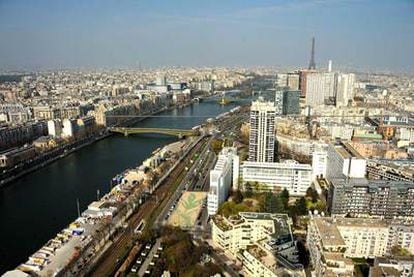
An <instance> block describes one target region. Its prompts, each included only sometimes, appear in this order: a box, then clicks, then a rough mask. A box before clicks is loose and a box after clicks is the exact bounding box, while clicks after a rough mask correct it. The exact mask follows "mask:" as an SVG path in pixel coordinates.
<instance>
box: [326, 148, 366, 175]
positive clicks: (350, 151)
mask: <svg viewBox="0 0 414 277" xmlns="http://www.w3.org/2000/svg"><path fill="white" fill-rule="evenodd" d="M366 167H367V161H366V160H365V159H364V157H362V156H361V155H360V154H359V153H358V152H357V151H356V150H355V149H354V148H353V147H352V146H351V145H350V144H349V143H342V144H340V145H331V146H330V147H329V148H328V171H327V177H328V179H330V178H341V177H344V176H345V177H350V178H364V177H365V174H366Z"/></svg>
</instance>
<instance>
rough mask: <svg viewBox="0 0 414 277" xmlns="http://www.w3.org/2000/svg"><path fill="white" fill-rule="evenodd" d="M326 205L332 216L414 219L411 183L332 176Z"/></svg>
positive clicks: (413, 194) (413, 187)
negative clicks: (333, 177) (335, 177)
mask: <svg viewBox="0 0 414 277" xmlns="http://www.w3.org/2000/svg"><path fill="white" fill-rule="evenodd" d="M328 209H329V211H330V212H331V214H332V215H334V216H346V215H349V216H352V217H378V218H390V219H391V218H405V219H410V220H412V219H414V183H412V182H402V181H387V180H367V179H365V178H358V179H355V178H350V179H332V180H330V189H329V195H328Z"/></svg>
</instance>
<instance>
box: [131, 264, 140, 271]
mask: <svg viewBox="0 0 414 277" xmlns="http://www.w3.org/2000/svg"><path fill="white" fill-rule="evenodd" d="M137 271H138V266H137V265H133V266H132V268H131V272H134V273H135V272H137Z"/></svg>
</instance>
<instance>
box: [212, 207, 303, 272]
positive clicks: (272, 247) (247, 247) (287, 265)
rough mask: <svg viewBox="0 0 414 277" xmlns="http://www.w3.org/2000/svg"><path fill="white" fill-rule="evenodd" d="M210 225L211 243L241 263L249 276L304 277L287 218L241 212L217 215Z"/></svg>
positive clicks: (277, 215) (282, 215)
mask: <svg viewBox="0 0 414 277" xmlns="http://www.w3.org/2000/svg"><path fill="white" fill-rule="evenodd" d="M211 224H212V240H213V241H214V242H215V243H217V244H218V245H219V246H220V247H221V248H223V249H225V250H228V251H230V253H231V254H232V255H234V256H235V257H237V258H238V259H239V260H240V261H242V264H243V269H244V271H245V272H246V274H247V275H248V276H283V275H280V274H281V273H283V272H290V273H292V275H289V276H304V275H303V274H304V272H303V267H302V266H301V265H300V264H298V255H297V254H298V253H297V249H296V243H295V241H294V239H293V236H292V231H291V228H290V225H291V224H292V222H291V219H290V218H289V217H288V216H287V215H285V214H270V213H244V212H241V213H239V214H238V215H235V216H230V217H229V218H226V217H223V216H220V215H216V216H214V217H213V219H212V223H211ZM281 265H282V266H281Z"/></svg>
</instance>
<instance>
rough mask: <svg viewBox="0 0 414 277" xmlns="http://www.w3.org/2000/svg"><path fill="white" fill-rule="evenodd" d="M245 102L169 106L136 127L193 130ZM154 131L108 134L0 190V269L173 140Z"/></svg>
mask: <svg viewBox="0 0 414 277" xmlns="http://www.w3.org/2000/svg"><path fill="white" fill-rule="evenodd" d="M242 103H243V101H239V102H238V103H232V104H229V105H227V106H220V105H218V103H217V101H203V102H201V103H200V104H193V105H190V106H187V107H185V108H182V109H173V110H170V111H165V112H162V113H161V114H160V117H150V118H147V119H146V120H143V121H141V122H139V123H138V124H137V125H136V127H140V128H174V129H191V128H192V127H193V126H196V125H200V124H201V123H202V121H204V119H207V118H215V117H216V116H217V115H218V114H221V113H225V112H228V111H230V110H231V109H232V108H235V107H236V106H237V105H240V104H242ZM176 140H177V138H176V137H171V136H163V135H156V134H143V135H139V136H128V137H124V136H122V135H111V136H109V137H107V138H105V139H102V140H100V141H98V142H96V143H92V144H90V145H89V146H88V147H83V148H82V149H80V150H79V151H76V152H73V153H72V154H71V155H67V156H66V157H65V158H64V159H58V160H56V161H55V162H53V163H50V164H49V165H47V166H44V167H42V168H39V169H38V170H35V171H34V172H32V173H30V174H27V175H25V176H22V177H21V178H19V179H17V180H15V181H13V182H12V183H11V184H10V185H8V186H5V187H4V188H2V189H1V190H0V229H1V230H2V236H1V237H0V244H1V245H2V247H1V248H0V260H1V261H2V263H1V264H0V273H2V272H4V271H5V270H8V269H11V268H15V267H16V266H17V265H18V264H20V263H22V262H24V261H25V259H26V258H27V257H28V256H29V255H31V254H32V253H34V252H35V251H36V250H37V249H39V248H40V247H41V246H42V245H43V244H44V243H45V242H46V241H47V240H48V239H50V238H51V237H53V236H54V235H55V234H56V233H57V232H59V231H60V230H62V228H63V227H64V226H66V225H67V224H68V222H71V221H73V220H74V219H76V217H77V206H76V199H79V202H80V208H81V210H84V209H85V208H86V207H87V206H88V204H89V203H90V202H92V201H94V200H96V196H97V190H99V192H100V194H101V195H103V194H105V193H106V192H108V191H110V189H111V185H110V184H109V181H108V180H110V179H111V178H112V177H113V176H115V175H116V174H118V173H119V172H123V171H124V170H125V169H126V168H132V167H136V166H137V165H139V164H141V163H142V162H143V161H144V160H145V159H147V158H148V157H149V156H150V155H151V153H152V152H153V151H154V150H155V149H157V148H160V147H161V148H162V147H163V146H164V145H166V144H169V143H171V142H174V141H176Z"/></svg>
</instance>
